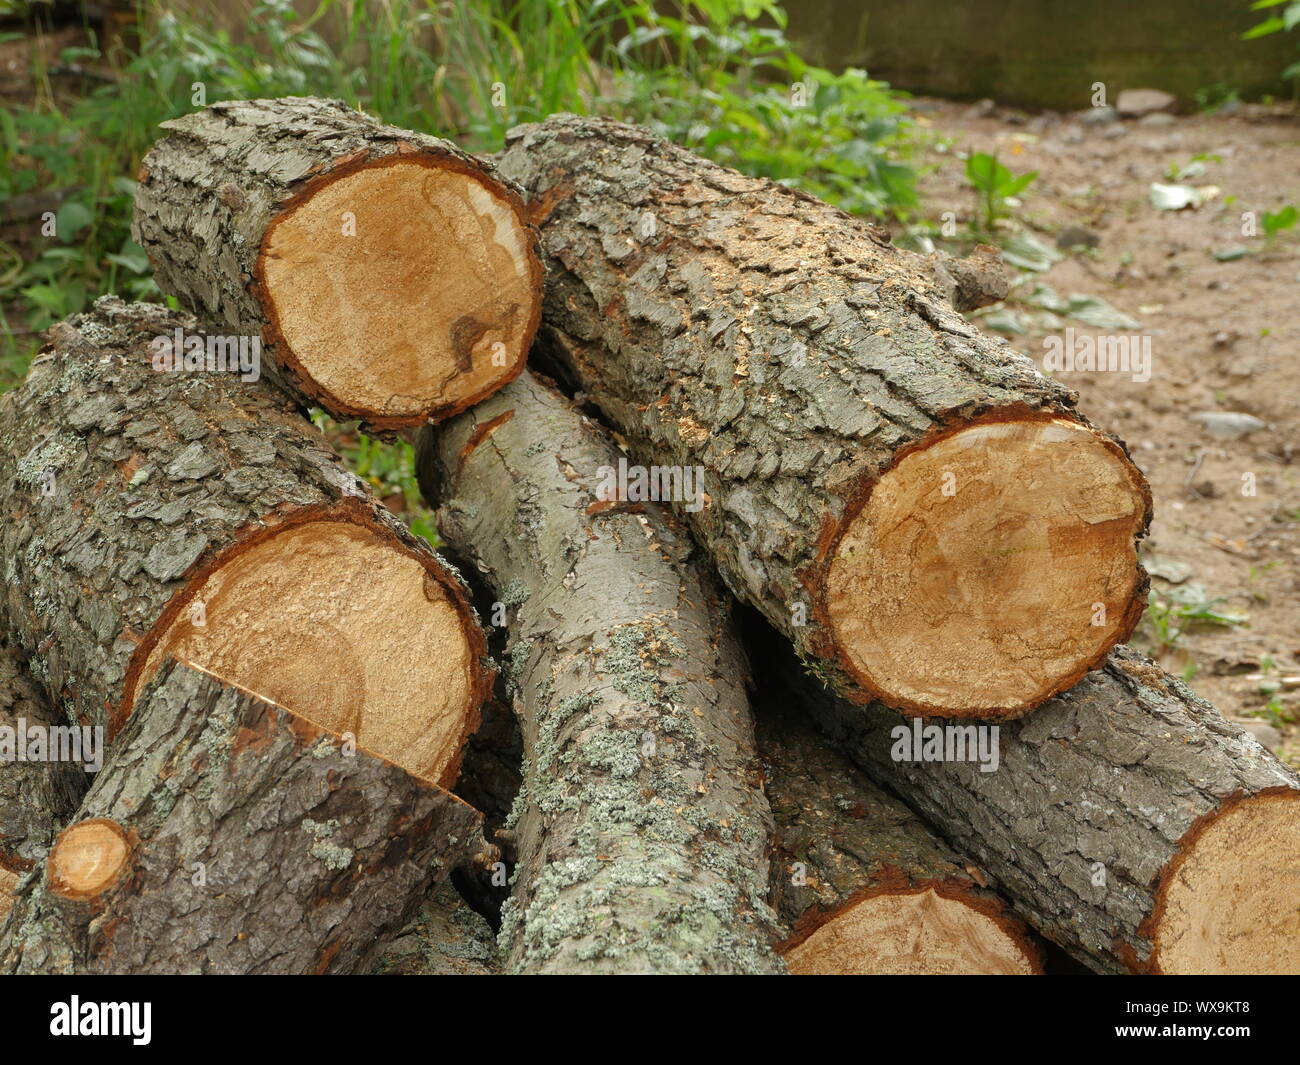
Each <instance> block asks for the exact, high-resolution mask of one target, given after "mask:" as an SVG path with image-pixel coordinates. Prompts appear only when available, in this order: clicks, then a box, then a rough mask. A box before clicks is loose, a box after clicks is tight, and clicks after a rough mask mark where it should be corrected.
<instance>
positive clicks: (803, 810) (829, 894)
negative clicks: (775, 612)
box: [758, 701, 1042, 976]
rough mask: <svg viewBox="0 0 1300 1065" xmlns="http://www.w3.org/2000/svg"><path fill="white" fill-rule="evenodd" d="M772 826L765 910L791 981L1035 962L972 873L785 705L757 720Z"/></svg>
mask: <svg viewBox="0 0 1300 1065" xmlns="http://www.w3.org/2000/svg"><path fill="white" fill-rule="evenodd" d="M758 745H759V751H760V753H761V754H762V756H763V764H764V767H765V769H766V771H767V796H768V799H769V801H770V802H771V804H772V815H773V817H774V818H775V820H776V833H777V834H776V852H775V854H774V855H773V859H774V860H773V866H772V904H773V906H774V907H775V908H776V911H777V914H778V915H779V916H780V917H781V919H782V921H784V922H785V924H786V926H787V927H788V928H789V929H790V935H789V936H788V937H787V938H786V940H785V941H784V942H783V943H782V944H781V946H780V952H781V954H782V955H783V956H784V958H785V960H786V964H787V965H788V966H789V967H790V972H792V973H794V974H795V975H799V976H803V975H813V976H846V975H898V976H906V975H950V974H968V975H969V974H980V975H996V976H1025V975H1031V974H1039V973H1041V972H1042V957H1041V953H1040V951H1039V950H1038V948H1037V947H1036V946H1035V945H1034V943H1033V941H1032V940H1031V938H1030V937H1029V934H1028V933H1027V931H1026V929H1025V927H1024V925H1023V924H1022V923H1021V922H1020V921H1019V920H1017V919H1016V918H1015V917H1014V916H1012V915H1011V914H1010V913H1009V912H1008V911H1007V909H1006V906H1005V905H1004V904H1003V902H1002V900H1001V899H999V898H998V896H997V895H996V894H994V893H993V892H992V891H989V890H988V889H987V888H985V887H983V886H981V885H982V884H983V883H985V879H984V877H983V874H982V873H980V871H979V870H977V869H973V868H972V867H969V866H967V865H966V864H965V863H963V861H962V859H961V858H959V857H958V856H957V854H956V853H954V852H953V851H952V850H951V849H950V848H949V847H947V846H946V845H945V844H944V843H943V842H942V841H940V840H939V839H938V838H937V837H936V836H934V834H933V833H932V832H931V831H930V830H929V829H928V828H926V827H925V825H924V824H923V823H922V821H921V819H920V818H918V817H917V816H916V815H915V814H914V813H912V812H911V811H910V810H909V809H908V808H907V807H906V806H904V805H903V804H902V803H901V802H899V801H898V800H897V799H894V798H891V797H890V796H889V795H887V794H886V793H885V792H884V791H882V790H881V789H880V788H878V787H876V785H874V784H872V783H871V781H870V780H868V779H867V777H866V776H865V775H864V774H863V773H862V772H861V771H859V770H857V769H855V768H854V767H853V766H851V765H849V764H848V763H847V762H846V761H845V760H844V759H843V758H842V757H841V756H840V755H838V754H836V753H835V752H833V751H831V750H829V749H827V747H826V744H825V740H824V739H822V737H821V736H819V735H818V734H817V733H816V732H815V731H814V730H813V729H812V727H811V726H810V725H809V724H808V722H807V719H806V717H804V716H803V715H802V714H800V713H798V712H797V711H795V710H793V709H791V708H790V705H789V704H788V703H784V704H777V703H776V701H774V705H772V706H768V707H764V708H762V710H761V711H760V712H759V714H758Z"/></svg>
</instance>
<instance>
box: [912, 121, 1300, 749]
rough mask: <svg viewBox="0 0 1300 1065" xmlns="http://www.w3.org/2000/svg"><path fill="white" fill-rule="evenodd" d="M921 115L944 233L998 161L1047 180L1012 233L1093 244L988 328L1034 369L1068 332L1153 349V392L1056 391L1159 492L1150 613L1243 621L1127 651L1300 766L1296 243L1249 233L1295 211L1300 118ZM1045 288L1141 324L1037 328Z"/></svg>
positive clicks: (1106, 384)
mask: <svg viewBox="0 0 1300 1065" xmlns="http://www.w3.org/2000/svg"><path fill="white" fill-rule="evenodd" d="M917 113H918V115H919V116H920V117H919V121H920V122H921V124H922V125H925V126H928V127H929V128H930V129H931V130H933V131H935V132H936V133H938V134H939V135H940V137H939V140H938V142H937V143H936V146H935V147H934V148H933V149H931V150H928V151H927V153H926V156H925V161H926V163H927V164H928V165H930V166H933V168H934V169H933V170H932V171H931V172H930V173H928V174H927V175H926V177H925V179H924V181H923V186H922V200H923V204H924V214H925V215H926V216H927V217H928V218H930V219H931V220H933V221H934V222H935V223H936V224H939V223H940V222H941V220H942V218H943V215H944V212H953V213H954V214H955V215H956V216H957V222H958V225H960V226H962V227H964V226H965V225H966V223H967V222H969V221H970V219H971V216H972V213H973V211H974V208H975V199H974V194H973V192H972V190H971V189H970V187H969V185H968V183H967V182H966V180H965V177H964V165H965V164H964V156H965V154H966V153H968V152H972V151H983V152H993V151H994V150H995V149H996V150H997V152H998V154H999V158H1000V159H1001V161H1002V162H1003V163H1004V164H1006V165H1007V166H1009V167H1010V168H1011V169H1012V170H1013V171H1014V172H1015V173H1018V174H1019V173H1024V172H1026V171H1030V170H1037V171H1039V176H1038V178H1037V180H1036V181H1035V182H1034V183H1033V184H1032V185H1031V186H1030V187H1029V189H1028V190H1027V191H1026V192H1025V193H1024V194H1023V196H1022V197H1021V205H1020V206H1019V207H1018V208H1016V209H1015V212H1014V213H1015V218H1016V223H1018V224H1019V228H1022V229H1025V230H1028V231H1030V232H1032V233H1033V234H1034V235H1035V236H1036V237H1037V238H1038V240H1039V241H1040V242H1042V243H1044V244H1047V245H1048V246H1050V247H1055V245H1056V243H1057V237H1058V236H1059V235H1060V234H1061V231H1062V230H1063V229H1067V228H1068V227H1080V228H1081V229H1084V230H1088V231H1090V232H1091V234H1093V235H1094V236H1095V237H1097V238H1099V240H1098V242H1097V244H1096V247H1095V248H1093V249H1091V250H1086V249H1078V250H1075V251H1073V252H1071V253H1068V254H1064V253H1063V254H1064V257H1063V258H1062V259H1061V261H1059V262H1057V263H1055V264H1054V265H1052V266H1051V267H1050V268H1049V269H1048V270H1047V271H1045V272H1043V273H1039V274H1036V275H1034V277H1033V278H1032V279H1030V280H1029V281H1028V282H1027V283H1026V284H1024V285H1022V286H1020V287H1019V288H1018V289H1016V290H1013V293H1012V296H1011V297H1010V298H1009V299H1008V301H1007V304H1006V309H1010V310H1012V311H1013V312H1015V313H1016V316H1017V317H1018V318H1020V319H1021V320H1022V324H1024V325H1025V326H1026V331H1025V332H1024V333H1021V334H1008V333H999V331H998V330H997V329H994V328H991V327H990V325H989V322H988V319H987V318H978V319H976V320H977V321H980V322H981V324H982V325H983V326H984V328H986V329H988V330H989V331H990V332H994V333H997V334H998V335H1005V336H1007V337H1008V339H1009V340H1010V342H1011V343H1012V344H1013V345H1015V346H1016V347H1017V348H1019V349H1020V350H1022V351H1024V352H1025V353H1026V354H1027V355H1029V356H1031V357H1032V358H1033V359H1034V361H1035V362H1036V363H1037V364H1038V365H1039V366H1040V367H1041V366H1042V365H1043V356H1044V351H1045V348H1044V344H1043V340H1044V337H1046V336H1048V335H1051V334H1056V335H1060V334H1061V332H1062V331H1063V330H1062V328H1061V327H1062V326H1069V327H1072V328H1074V329H1075V331H1076V334H1077V335H1084V334H1089V335H1093V336H1097V335H1100V334H1105V333H1109V334H1112V335H1115V334H1131V333H1136V334H1147V335H1149V336H1150V337H1151V342H1150V343H1151V374H1150V379H1149V380H1147V381H1145V382H1140V381H1135V380H1133V375H1132V374H1131V373H1117V372H1098V371H1091V372H1089V371H1083V372H1073V373H1057V374H1056V375H1055V376H1057V377H1058V378H1059V379H1061V380H1063V381H1064V382H1066V383H1067V384H1069V385H1070V386H1071V387H1073V388H1075V389H1077V390H1078V392H1079V394H1080V408H1081V410H1082V411H1083V412H1084V413H1085V414H1086V415H1088V416H1089V417H1090V418H1091V419H1092V420H1093V421H1094V422H1095V423H1096V424H1098V425H1100V426H1101V427H1103V428H1105V429H1108V430H1109V431H1111V432H1114V433H1115V434H1116V435H1118V436H1120V437H1121V438H1122V439H1124V440H1125V441H1126V442H1127V443H1128V445H1129V447H1130V448H1131V450H1132V452H1133V455H1134V458H1135V459H1136V460H1137V462H1138V463H1139V465H1140V466H1141V467H1142V469H1143V470H1144V472H1145V473H1146V475H1147V477H1148V478H1149V479H1150V481H1151V487H1152V492H1153V496H1154V500H1155V521H1154V523H1153V525H1152V528H1151V533H1150V535H1149V537H1148V539H1147V541H1146V544H1145V548H1144V557H1145V558H1146V559H1147V561H1148V563H1149V565H1150V567H1151V568H1152V569H1154V570H1155V571H1156V572H1158V573H1160V574H1162V575H1163V576H1161V577H1153V580H1152V589H1153V591H1154V592H1155V595H1156V597H1157V599H1158V600H1159V601H1160V602H1161V603H1163V604H1166V605H1171V604H1172V605H1174V609H1175V610H1176V609H1177V605H1176V604H1177V603H1178V602H1179V600H1182V601H1185V602H1188V603H1201V604H1204V602H1205V601H1206V600H1209V601H1210V603H1211V606H1210V609H1211V610H1212V611H1214V612H1216V613H1220V614H1227V615H1235V616H1238V617H1240V618H1241V619H1242V620H1241V621H1240V623H1236V624H1233V623H1228V624H1222V623H1217V624H1216V623H1205V622H1201V623H1196V622H1193V621H1190V620H1178V619H1176V618H1170V623H1171V624H1172V625H1174V626H1175V627H1176V628H1177V629H1179V630H1180V631H1176V632H1168V631H1165V632H1163V633H1162V631H1161V627H1160V625H1159V624H1158V621H1159V619H1160V618H1161V617H1162V616H1163V613H1164V612H1163V611H1162V610H1157V611H1156V613H1155V616H1154V617H1153V616H1152V614H1151V613H1150V612H1149V614H1148V617H1147V619H1145V620H1144V622H1143V625H1142V628H1141V630H1140V632H1139V637H1138V638H1136V639H1135V640H1134V642H1135V643H1136V644H1138V646H1140V647H1141V648H1142V649H1143V650H1144V651H1147V652H1148V653H1151V654H1153V655H1154V656H1155V657H1157V659H1158V660H1159V661H1160V662H1161V664H1162V665H1164V666H1165V668H1167V669H1169V670H1170V671H1171V672H1175V673H1178V674H1181V675H1183V676H1184V677H1186V678H1187V679H1188V680H1189V683H1190V684H1191V686H1192V688H1193V689H1194V690H1195V691H1197V692H1198V693H1200V694H1201V695H1203V696H1205V697H1206V698H1208V699H1209V700H1211V701H1212V702H1214V703H1215V704H1216V705H1217V706H1218V707H1219V708H1220V709H1221V710H1223V711H1224V713H1225V714H1228V715H1229V716H1232V717H1238V718H1245V717H1249V718H1250V719H1251V721H1252V722H1253V724H1252V731H1255V732H1256V733H1257V735H1260V738H1261V740H1263V741H1264V742H1266V743H1267V744H1268V745H1270V746H1275V747H1280V753H1281V754H1282V756H1283V757H1284V758H1286V759H1287V760H1289V761H1291V762H1292V763H1293V764H1297V765H1300V726H1298V725H1297V723H1296V720H1295V719H1297V718H1300V594H1298V593H1300V463H1298V461H1297V460H1298V459H1300V453H1298V452H1300V446H1298V445H1300V432H1298V428H1300V313H1297V312H1300V227H1297V228H1294V229H1292V230H1290V231H1289V232H1288V233H1284V234H1282V235H1281V236H1280V237H1279V238H1278V239H1277V240H1276V241H1275V242H1273V244H1272V246H1268V245H1267V242H1266V241H1265V240H1264V238H1263V237H1262V236H1259V237H1253V238H1252V237H1247V236H1243V233H1242V226H1243V217H1242V216H1243V212H1247V211H1254V212H1256V213H1257V214H1258V213H1262V212H1264V211H1275V210H1276V209H1277V208H1278V207H1280V206H1282V205H1284V204H1287V203H1296V204H1300V115H1297V113H1296V112H1295V111H1294V110H1288V109H1286V108H1268V107H1262V106H1246V107H1241V108H1239V109H1237V110H1236V111H1234V112H1233V113H1230V114H1226V115H1193V116H1184V117H1175V116H1171V115H1163V114H1162V115H1159V116H1156V117H1144V118H1140V119H1136V120H1132V119H1124V120H1121V119H1114V120H1112V121H1107V122H1103V123H1098V124H1088V123H1084V122H1082V121H1081V120H1080V117H1079V116H1074V115H1054V114H1044V115H1025V114H1022V113H1019V112H1015V111H1009V110H1005V109H1000V108H994V107H993V106H992V105H990V104H987V103H986V104H979V105H970V104H957V103H952V102H948V101H941V100H929V99H923V100H918V101H917ZM1198 155H1202V156H1206V158H1204V159H1202V160H1201V161H1200V164H1199V165H1198V166H1197V167H1194V168H1193V170H1194V171H1201V172H1199V173H1197V174H1195V176H1192V177H1189V178H1188V179H1186V180H1185V181H1182V182H1171V180H1170V168H1171V166H1172V167H1174V168H1175V169H1176V168H1179V167H1183V166H1185V165H1186V164H1187V163H1189V162H1191V161H1192V160H1193V159H1194V158H1195V157H1196V156H1198ZM1202 168H1203V170H1202ZM1153 182H1158V183H1161V184H1170V183H1179V184H1187V185H1191V186H1194V187H1200V188H1204V187H1206V186H1213V187H1217V190H1218V191H1217V192H1213V190H1211V191H1210V192H1209V193H1207V194H1206V195H1207V196H1208V197H1209V198H1208V199H1206V200H1205V202H1203V203H1202V204H1201V205H1200V206H1199V207H1196V208H1194V209H1184V210H1178V211H1172V210H1159V209H1157V208H1156V207H1155V206H1153V205H1152V204H1151V203H1150V202H1149V199H1148V193H1149V189H1150V186H1151V184H1152V183H1153ZM950 221H951V219H950ZM1013 224H1015V223H1013ZM1261 232H1262V231H1261ZM1076 236H1077V234H1076ZM1067 243H1068V241H1067ZM1241 247H1246V248H1249V249H1250V254H1247V255H1244V256H1242V257H1240V258H1237V259H1235V260H1233V261H1219V260H1216V258H1215V257H1214V254H1213V253H1215V252H1220V253H1223V252H1225V251H1227V250H1228V249H1232V248H1238V249H1240V248H1241ZM1036 284H1045V285H1048V286H1050V287H1051V288H1052V289H1053V290H1054V291H1055V292H1056V293H1057V294H1059V295H1060V296H1061V297H1068V296H1069V295H1070V294H1074V293H1079V294H1082V295H1088V296H1094V297H1100V298H1101V299H1103V300H1105V301H1107V303H1109V304H1111V305H1112V306H1114V307H1115V308H1117V309H1118V310H1120V311H1122V312H1124V313H1126V314H1127V315H1129V316H1131V317H1132V318H1134V319H1137V321H1138V322H1139V323H1140V325H1139V327H1138V328H1137V329H1132V328H1115V327H1110V328H1107V329H1096V328H1089V327H1088V326H1086V325H1084V324H1082V323H1081V322H1078V321H1074V320H1070V319H1068V318H1065V317H1064V316H1062V317H1061V320H1060V321H1059V322H1057V323H1052V322H1042V321H1039V320H1037V319H1036V316H1038V315H1040V314H1041V311H1040V310H1039V309H1038V308H1037V307H1034V306H1026V303H1025V301H1024V300H1023V298H1021V299H1018V298H1017V294H1018V293H1019V294H1020V296H1021V297H1023V296H1024V295H1026V294H1028V293H1029V292H1030V291H1031V290H1032V289H1033V288H1034V287H1035V285H1036ZM993 320H994V321H995V322H997V321H998V320H999V318H998V316H996V315H995V316H994V319H993ZM1003 320H1005V319H1003ZM1220 411H1227V412H1239V413H1244V414H1249V415H1253V416H1254V417H1255V418H1258V419H1260V420H1261V421H1262V422H1264V423H1266V424H1265V426H1264V427H1263V428H1259V429H1257V430H1255V431H1253V432H1250V433H1249V434H1248V435H1245V436H1242V437H1239V438H1226V437H1224V436H1221V435H1215V434H1214V433H1212V432H1210V431H1209V430H1208V428H1207V427H1206V426H1205V425H1204V424H1202V423H1201V422H1199V421H1197V420H1195V419H1194V418H1193V417H1192V416H1193V415H1196V414H1199V413H1202V412H1220ZM1249 474H1253V478H1250V477H1246V476H1244V475H1249ZM1251 480H1253V482H1254V490H1255V494H1254V495H1253V496H1252V495H1249V494H1246V493H1247V492H1248V491H1249V487H1250V482H1251ZM1193 612H1203V610H1202V611H1195V610H1194V611H1193ZM1269 726H1271V727H1272V728H1275V729H1277V730H1278V732H1272V731H1271V730H1270V728H1269Z"/></svg>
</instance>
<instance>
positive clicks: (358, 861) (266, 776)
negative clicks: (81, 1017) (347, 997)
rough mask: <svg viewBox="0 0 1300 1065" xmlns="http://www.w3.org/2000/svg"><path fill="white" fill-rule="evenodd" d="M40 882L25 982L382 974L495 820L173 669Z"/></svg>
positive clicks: (28, 932)
mask: <svg viewBox="0 0 1300 1065" xmlns="http://www.w3.org/2000/svg"><path fill="white" fill-rule="evenodd" d="M78 817H79V820H78V821H77V822H76V823H75V824H74V825H72V826H70V827H69V828H67V829H65V830H64V831H63V832H62V833H61V834H60V835H59V837H58V839H57V840H56V841H55V843H54V846H53V847H52V848H51V850H50V853H49V857H48V859H47V861H46V863H45V867H44V869H43V871H42V872H41V873H40V874H35V873H34V874H33V875H31V876H30V877H29V879H28V880H27V881H26V883H25V885H24V887H23V889H22V890H21V892H20V894H19V896H18V898H17V899H16V900H15V902H14V909H13V913H12V914H11V916H10V920H9V923H8V925H7V927H6V929H5V934H4V936H3V938H0V971H4V972H10V973H18V972H31V973H51V972H59V973H191V972H200V973H226V974H230V973H237V974H243V973H281V974H283V973H291V974H292V973H350V972H357V971H367V970H368V969H369V967H370V966H371V965H372V964H373V962H374V959H375V956H376V954H377V952H378V950H379V949H380V948H381V947H382V946H383V945H384V943H386V942H387V939H388V937H389V936H391V935H392V934H393V933H394V932H396V931H397V930H398V929H400V928H401V927H402V926H403V925H404V924H405V922H406V921H408V920H409V919H410V918H411V917H412V915H413V914H414V913H415V911H416V909H417V907H418V906H419V904H420V901H421V900H422V899H423V898H424V897H425V895H426V894H427V893H428V891H429V889H430V886H431V884H432V883H433V882H434V880H435V879H437V878H444V877H446V876H447V875H449V874H450V872H451V869H452V867H453V866H454V865H455V864H456V863H457V862H458V861H460V860H461V859H462V858H463V857H465V856H466V855H467V854H471V853H474V849H475V847H476V845H477V844H478V843H479V842H480V841H479V840H477V839H476V837H477V836H478V835H479V832H480V826H481V821H482V819H481V817H480V815H479V814H478V813H477V811H475V810H474V809H473V807H471V806H468V805H467V804H465V803H463V802H461V801H460V800H459V799H457V798H456V797H455V796H453V795H451V794H450V793H448V792H446V791H443V790H442V789H441V788H438V787H435V786H433V785H431V784H429V783H428V782H427V781H424V780H421V779H420V778H418V777H416V776H413V775H411V774H410V773H407V772H406V771H405V770H403V769H400V768H399V767H397V766H395V765H393V764H392V763H390V762H387V761H385V760H384V759H382V758H379V757H376V756H375V755H373V754H371V753H369V752H367V751H366V750H364V749H363V748H355V747H351V746H349V745H347V744H346V743H345V742H344V741H343V739H342V738H341V737H339V736H337V735H334V734H332V733H329V732H327V731H325V730H324V729H321V728H319V727H317V726H316V725H314V724H312V723H311V722H309V721H308V720H306V719H305V718H302V717H299V716H298V715H296V714H293V713H291V712H289V711H287V710H285V709H283V708H281V707H278V706H275V705H274V704H273V703H270V702H267V701H264V700H263V699H261V698H259V697H257V696H255V695H253V694H251V693H250V692H247V691H244V690H242V689H239V688H236V687H233V686H230V685H227V684H224V683H222V682H221V681H220V680H218V679H217V678H216V677H213V676H212V675H211V674H208V673H204V672H200V671H198V670H195V669H192V668H189V667H188V666H186V665H183V664H180V663H177V662H175V661H174V660H169V661H168V662H167V663H166V664H165V665H164V666H163V667H162V669H161V670H160V671H159V673H158V676H157V678H156V679H155V681H154V682H153V683H152V684H150V685H149V687H148V688H147V689H146V690H145V691H144V693H143V694H142V697H141V701H140V705H139V706H138V707H137V709H136V712H135V713H134V714H132V716H131V719H130V721H129V722H128V724H127V727H126V729H125V730H124V731H123V733H122V736H121V737H120V739H119V742H118V745H117V748H116V749H115V751H114V757H113V760H112V762H111V763H110V764H109V765H108V766H107V767H106V768H105V769H104V770H103V771H102V772H101V773H100V774H99V776H98V777H97V778H96V780H95V784H94V786H93V787H92V788H91V790H90V792H89V794H88V795H87V796H86V799H85V802H84V803H83V804H82V806H81V809H80V810H79V811H78Z"/></svg>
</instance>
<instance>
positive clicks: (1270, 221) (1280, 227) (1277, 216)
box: [1259, 203, 1300, 244]
mask: <svg viewBox="0 0 1300 1065" xmlns="http://www.w3.org/2000/svg"><path fill="white" fill-rule="evenodd" d="M1298 219H1300V212H1297V211H1296V207H1295V204H1293V203H1289V204H1287V205H1286V206H1285V207H1282V208H1279V209H1278V210H1276V211H1265V212H1264V213H1263V214H1262V215H1260V216H1259V224H1260V225H1261V226H1263V228H1264V238H1265V239H1266V240H1267V241H1268V243H1269V244H1272V243H1274V242H1275V241H1276V240H1277V236H1278V234H1279V233H1283V232H1285V231H1286V230H1288V229H1291V228H1292V227H1293V226H1294V225H1295V224H1296V221H1297V220H1298Z"/></svg>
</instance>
